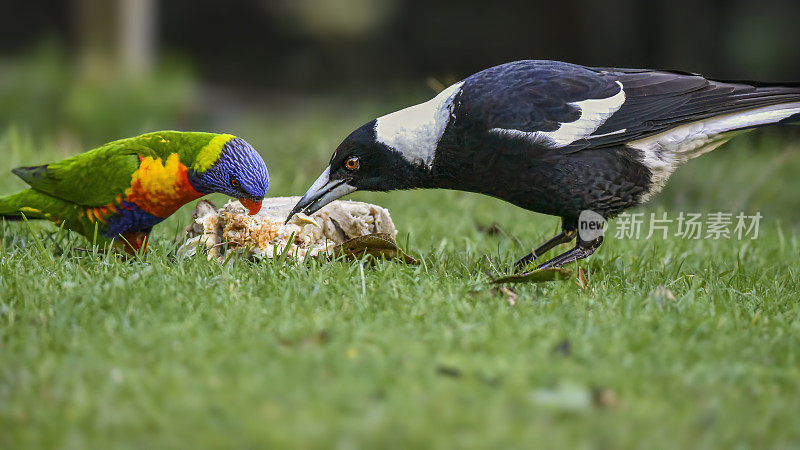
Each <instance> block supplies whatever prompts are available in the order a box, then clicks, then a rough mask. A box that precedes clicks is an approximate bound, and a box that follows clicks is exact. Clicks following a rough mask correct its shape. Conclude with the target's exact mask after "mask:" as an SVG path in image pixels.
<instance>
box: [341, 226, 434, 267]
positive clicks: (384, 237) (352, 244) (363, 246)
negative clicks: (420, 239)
mask: <svg viewBox="0 0 800 450" xmlns="http://www.w3.org/2000/svg"><path fill="white" fill-rule="evenodd" d="M333 255H334V256H342V257H344V258H345V259H348V260H356V259H360V258H362V257H363V256H364V255H369V256H372V257H374V258H379V259H381V258H382V259H388V260H400V261H403V262H404V263H406V264H413V265H417V264H419V261H418V260H417V259H415V258H412V257H411V256H409V255H407V254H406V253H405V252H404V251H403V250H402V249H400V247H398V246H397V243H396V242H395V240H394V237H393V236H392V235H390V234H386V233H376V234H368V235H366V236H359V237H355V238H353V239H350V240H348V241H345V242H343V243H341V244H339V245H337V246H336V247H334V248H333Z"/></svg>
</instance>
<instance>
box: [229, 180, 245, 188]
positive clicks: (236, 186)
mask: <svg viewBox="0 0 800 450" xmlns="http://www.w3.org/2000/svg"><path fill="white" fill-rule="evenodd" d="M231 186H233V187H235V188H236V189H239V188H240V187H241V186H242V185H241V184H240V183H239V180H237V179H236V178H231Z"/></svg>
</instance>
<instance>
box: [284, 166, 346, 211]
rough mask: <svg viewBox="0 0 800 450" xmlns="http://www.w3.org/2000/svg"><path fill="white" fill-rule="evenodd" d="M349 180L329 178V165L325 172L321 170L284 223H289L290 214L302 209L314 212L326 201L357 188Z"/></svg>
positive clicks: (326, 202)
mask: <svg viewBox="0 0 800 450" xmlns="http://www.w3.org/2000/svg"><path fill="white" fill-rule="evenodd" d="M350 180H351V179H350V178H347V179H344V180H331V168H330V166H329V167H328V168H327V169H325V172H322V175H320V176H319V178H317V181H315V182H314V184H312V185H311V187H310V188H309V189H308V192H306V193H305V195H303V198H301V199H300V201H299V202H297V205H295V207H294V209H292V212H290V213H289V217H287V218H286V223H289V220H291V219H292V216H294V215H295V214H297V213H298V212H301V211H302V212H303V213H304V214H314V213H315V212H317V211H319V210H320V208H322V207H323V206H325V205H327V204H328V203H330V202H332V201H334V200H336V199H339V198H341V197H344V196H345V195H347V194H349V193H351V192H353V191H355V190H356V189H357V188H356V187H355V186H351V185H349V184H347V182H348V181H350Z"/></svg>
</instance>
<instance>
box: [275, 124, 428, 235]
mask: <svg viewBox="0 0 800 450" xmlns="http://www.w3.org/2000/svg"><path fill="white" fill-rule="evenodd" d="M375 130H376V121H375V120H372V121H370V122H368V123H366V124H364V125H362V126H361V127H360V128H358V129H357V130H355V131H353V132H352V133H350V135H349V136H347V138H345V139H344V141H342V143H341V144H339V147H337V148H336V151H335V152H334V153H333V156H332V157H331V161H330V164H329V165H328V168H327V169H325V171H324V172H323V173H322V175H320V176H319V178H317V181H315V182H314V184H313V185H312V186H311V188H309V190H308V191H307V192H306V194H305V195H303V198H302V199H300V201H299V202H298V203H297V205H296V206H295V207H294V209H293V210H292V213H291V214H290V215H289V217H288V218H287V221H288V220H289V219H291V217H292V216H293V215H294V214H295V213H296V212H299V211H303V212H304V213H306V214H312V213H314V212H316V211H317V210H319V209H320V208H322V207H323V206H325V205H327V204H328V203H330V202H332V201H334V200H336V199H338V198H340V197H343V196H345V195H347V194H349V193H351V192H353V191H356V190H365V191H389V190H393V189H410V188H414V187H422V186H421V185H420V183H421V179H422V177H424V175H425V173H427V171H426V170H425V168H424V167H422V166H419V165H417V164H415V163H414V162H412V161H409V160H407V159H406V158H405V157H404V156H403V155H402V154H401V153H400V152H398V151H397V150H395V149H394V148H392V147H390V146H388V145H386V144H384V143H382V142H379V141H378V139H376V135H375V134H376V131H375Z"/></svg>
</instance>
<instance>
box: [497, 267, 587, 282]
mask: <svg viewBox="0 0 800 450" xmlns="http://www.w3.org/2000/svg"><path fill="white" fill-rule="evenodd" d="M571 276H572V271H571V270H569V269H563V268H561V267H553V268H549V269H539V270H532V271H530V272H527V273H519V274H514V275H508V276H505V277H500V278H496V279H494V280H492V283H495V284H499V283H542V282H544V281H558V280H567V279H569V277H571Z"/></svg>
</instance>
